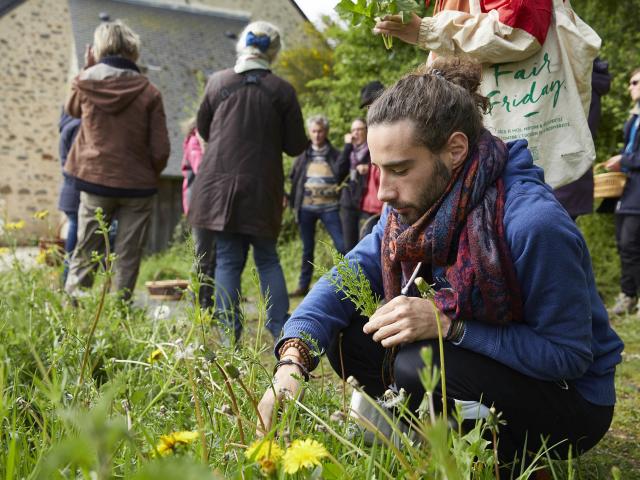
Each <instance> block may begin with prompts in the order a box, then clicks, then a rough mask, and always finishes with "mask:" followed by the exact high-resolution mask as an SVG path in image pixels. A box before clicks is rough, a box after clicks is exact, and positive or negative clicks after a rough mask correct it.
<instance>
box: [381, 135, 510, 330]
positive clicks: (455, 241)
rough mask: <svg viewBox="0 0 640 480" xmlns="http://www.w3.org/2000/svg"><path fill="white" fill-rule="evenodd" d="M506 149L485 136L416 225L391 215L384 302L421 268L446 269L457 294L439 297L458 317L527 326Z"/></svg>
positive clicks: (384, 249)
mask: <svg viewBox="0 0 640 480" xmlns="http://www.w3.org/2000/svg"><path fill="white" fill-rule="evenodd" d="M508 156H509V155H508V151H507V147H506V145H505V144H504V143H503V142H502V141H501V140H499V139H498V138H496V137H494V136H492V135H491V134H490V133H489V132H488V131H486V130H485V131H484V132H483V133H482V135H481V137H480V139H479V141H478V142H477V144H476V145H475V147H474V148H473V150H472V152H471V155H470V156H469V158H468V159H467V161H466V162H465V165H464V166H463V168H461V169H460V170H459V171H458V173H457V174H456V176H455V177H453V178H452V180H451V182H450V183H449V186H448V187H447V189H446V191H445V193H444V194H443V195H442V196H441V197H440V199H439V200H438V201H437V202H436V203H435V204H434V205H433V206H432V207H431V208H430V209H429V210H428V211H427V212H426V213H425V214H424V215H423V216H422V217H421V218H420V219H419V220H418V221H417V222H416V223H414V224H413V225H406V224H403V223H401V221H400V220H399V218H398V213H397V212H396V211H395V210H391V211H390V212H389V216H388V219H387V224H386V227H385V231H384V236H383V238H382V272H383V285H384V293H385V298H386V299H387V301H388V300H391V299H392V298H393V297H395V296H397V295H399V294H400V289H401V284H402V281H403V280H402V278H403V277H404V278H405V279H407V278H409V276H410V275H411V272H412V271H413V269H414V268H415V266H416V264H417V262H420V261H421V262H423V264H425V265H426V266H430V268H431V269H432V272H433V269H434V267H440V268H442V269H444V273H445V277H446V279H447V281H448V282H449V284H450V286H451V288H442V289H440V290H438V291H437V292H436V294H435V303H436V306H437V307H438V309H439V310H440V311H441V312H443V313H444V314H445V315H447V316H448V317H449V318H451V319H462V320H471V319H474V320H480V321H483V322H487V323H491V324H500V325H504V324H508V323H510V322H519V321H521V320H522V300H521V295H520V289H519V285H518V280H517V278H516V272H515V267H514V265H513V261H512V259H511V253H510V250H509V247H508V245H507V242H506V239H505V232H504V224H503V217H504V202H505V191H504V183H503V180H502V178H501V175H502V172H503V170H504V166H505V164H506V162H507V158H508Z"/></svg>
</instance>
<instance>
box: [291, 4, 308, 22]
mask: <svg viewBox="0 0 640 480" xmlns="http://www.w3.org/2000/svg"><path fill="white" fill-rule="evenodd" d="M289 2H290V3H291V4H292V5H293V6H294V7H295V8H296V10H298V13H300V15H301V16H302V18H304V19H305V20H306V21H307V22H311V20H309V17H307V15H306V14H305V13H304V12H303V11H302V9H301V8H300V5H298V2H296V1H295V0H289Z"/></svg>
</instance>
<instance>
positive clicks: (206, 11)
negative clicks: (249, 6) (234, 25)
mask: <svg viewBox="0 0 640 480" xmlns="http://www.w3.org/2000/svg"><path fill="white" fill-rule="evenodd" d="M114 1H116V2H119V3H128V4H130V5H138V6H141V7H152V8H161V9H164V10H174V11H180V12H186V13H193V14H196V15H209V16H212V17H222V18H230V19H233V20H242V21H247V22H248V21H249V20H250V19H251V12H247V11H246V10H232V9H230V8H220V7H210V6H208V5H202V4H197V5H194V4H189V5H187V4H175V3H164V2H159V1H155V0H114Z"/></svg>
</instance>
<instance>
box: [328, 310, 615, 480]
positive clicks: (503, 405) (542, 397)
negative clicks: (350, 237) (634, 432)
mask: <svg viewBox="0 0 640 480" xmlns="http://www.w3.org/2000/svg"><path fill="white" fill-rule="evenodd" d="M365 321H366V319H365V318H363V317H360V316H354V317H353V318H352V319H351V321H350V323H349V325H348V326H347V327H346V328H345V329H344V330H343V331H342V332H341V335H338V336H337V337H336V338H335V339H334V340H333V341H332V343H331V345H330V346H329V348H328V349H327V358H328V360H329V362H330V363H331V366H332V367H333V369H334V370H335V371H336V373H337V374H338V376H341V377H343V378H348V377H349V376H350V375H352V376H353V377H354V378H356V379H357V380H358V382H359V383H360V385H362V386H363V388H364V391H365V392H366V393H367V394H369V395H370V396H373V397H379V396H382V394H383V393H384V391H385V389H386V388H387V384H388V383H389V382H390V380H391V377H390V373H391V372H390V371H389V370H391V368H389V367H390V362H389V360H391V359H392V360H393V363H392V365H393V377H394V378H393V379H394V380H395V387H396V388H397V389H400V388H404V389H405V391H406V392H407V393H408V394H409V404H408V407H409V408H410V409H411V410H412V411H414V412H415V411H417V409H418V406H419V405H420V402H421V400H422V398H423V397H424V393H425V392H424V388H423V386H422V382H421V381H420V376H419V371H420V369H422V368H423V367H424V364H423V362H422V358H421V355H420V349H421V348H422V347H426V348H429V349H431V350H432V352H433V355H432V361H433V364H434V365H437V366H438V367H439V365H438V364H439V360H440V357H439V348H438V340H437V339H434V340H423V341H418V342H414V343H408V344H405V345H402V346H400V347H399V348H397V349H396V354H395V356H390V355H392V354H391V350H390V349H385V348H384V347H382V345H380V343H378V342H374V341H373V339H372V336H371V335H367V334H365V333H363V332H362V325H363V322H365ZM339 342H342V348H341V349H340V345H339ZM340 351H342V356H341V355H340ZM341 357H342V358H341ZM444 357H445V359H446V381H447V407H448V408H450V409H451V408H453V407H454V404H455V402H456V401H457V402H461V403H462V402H474V403H475V402H481V403H482V405H485V406H486V407H490V406H491V405H494V406H495V408H496V410H497V411H498V412H502V414H503V419H504V420H506V422H507V423H506V425H501V426H500V436H499V442H498V456H499V458H500V459H501V462H503V463H508V462H510V461H512V460H513V458H514V456H517V457H518V458H522V457H523V456H524V455H526V452H525V451H524V443H525V438H526V441H527V445H526V446H527V449H528V450H530V451H533V452H536V451H538V449H539V448H540V447H541V446H542V441H541V435H543V436H548V437H549V438H548V441H547V446H548V447H552V446H555V447H554V448H553V449H552V450H551V455H552V456H556V455H557V456H560V457H561V458H567V456H568V454H569V448H570V447H572V449H573V451H572V453H573V455H575V454H576V453H578V454H581V453H583V452H586V451H587V450H589V449H590V448H592V447H593V446H594V445H595V444H596V443H598V441H599V440H600V439H601V438H602V437H603V436H604V434H605V433H606V432H607V430H608V429H609V425H610V423H611V419H612V418H613V406H600V405H595V404H592V403H590V402H588V401H587V400H585V399H584V398H582V396H581V395H580V394H579V393H578V392H577V391H576V389H575V388H574V387H573V385H572V384H571V382H570V381H569V382H564V381H558V382H554V381H543V380H538V379H535V378H533V377H529V376H527V375H524V374H522V373H520V372H517V371H516V370H513V369H512V368H509V367H508V366H506V365H504V364H502V363H500V362H498V361H496V360H493V359H492V358H489V357H486V356H484V355H481V354H478V353H475V352H472V351H471V350H466V349H465V348H462V347H458V346H455V345H453V344H452V343H450V342H445V343H444ZM343 366H344V372H343V371H342V367H343ZM434 404H435V409H436V410H438V411H441V410H442V392H441V389H440V386H437V387H436V389H435V392H434ZM474 410H475V411H479V408H478V407H476V408H473V409H472V411H474ZM478 413H479V412H478ZM467 418H469V417H467ZM469 423H471V425H470V427H473V420H466V421H464V422H463V425H462V426H463V429H465V428H466V427H467V426H469ZM565 439H566V440H567V441H564V442H563V443H560V444H559V445H556V444H557V443H558V442H560V441H562V440H565ZM505 478H509V476H508V475H507V476H505Z"/></svg>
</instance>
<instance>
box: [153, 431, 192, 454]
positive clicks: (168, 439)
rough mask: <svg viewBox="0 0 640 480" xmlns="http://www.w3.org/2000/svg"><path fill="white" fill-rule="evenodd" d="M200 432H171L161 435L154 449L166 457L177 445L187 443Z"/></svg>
mask: <svg viewBox="0 0 640 480" xmlns="http://www.w3.org/2000/svg"><path fill="white" fill-rule="evenodd" d="M199 436H200V434H199V433H198V432H172V433H170V434H169V435H162V436H161V437H160V443H158V445H156V451H157V452H158V453H159V454H160V455H162V456H163V457H166V456H167V455H170V454H171V453H174V452H175V451H176V449H177V448H178V446H180V445H188V444H190V443H192V442H193V441H194V440H197V439H198V437H199Z"/></svg>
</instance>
